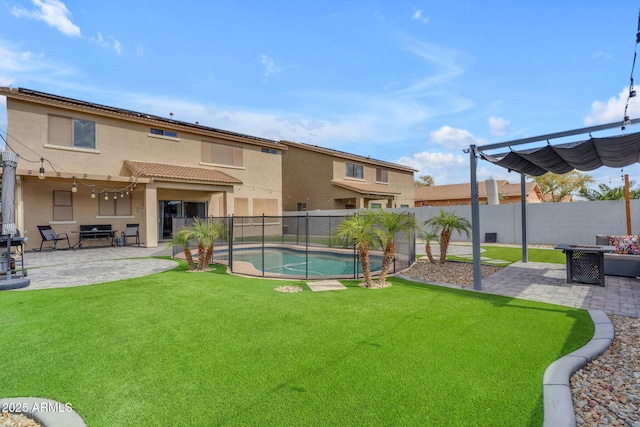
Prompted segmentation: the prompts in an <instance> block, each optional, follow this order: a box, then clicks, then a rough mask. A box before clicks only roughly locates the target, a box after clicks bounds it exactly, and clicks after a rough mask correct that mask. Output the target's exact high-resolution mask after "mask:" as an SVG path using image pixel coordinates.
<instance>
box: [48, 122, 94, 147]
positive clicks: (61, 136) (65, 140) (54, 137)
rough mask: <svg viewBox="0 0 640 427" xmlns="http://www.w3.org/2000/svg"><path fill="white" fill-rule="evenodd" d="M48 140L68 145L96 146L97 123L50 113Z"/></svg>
mask: <svg viewBox="0 0 640 427" xmlns="http://www.w3.org/2000/svg"><path fill="white" fill-rule="evenodd" d="M48 142H49V144H53V145H61V146H66V147H79V148H96V123H95V122H93V121H90V120H83V119H75V118H71V117H63V116H56V115H50V116H49V129H48Z"/></svg>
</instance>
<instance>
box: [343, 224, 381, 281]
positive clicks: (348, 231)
mask: <svg viewBox="0 0 640 427" xmlns="http://www.w3.org/2000/svg"><path fill="white" fill-rule="evenodd" d="M374 227H375V217H374V215H373V214H372V213H370V212H364V213H356V214H355V215H353V216H351V217H348V218H346V219H344V220H343V221H342V222H341V223H340V224H338V226H337V227H336V237H338V238H339V239H345V240H350V239H353V241H354V243H355V245H356V250H357V251H358V256H359V257H360V264H361V265H362V275H363V276H364V283H365V287H367V288H370V287H372V282H371V264H370V262H369V247H370V246H372V245H375V243H376V241H377V238H378V236H377V234H376V232H375V230H374Z"/></svg>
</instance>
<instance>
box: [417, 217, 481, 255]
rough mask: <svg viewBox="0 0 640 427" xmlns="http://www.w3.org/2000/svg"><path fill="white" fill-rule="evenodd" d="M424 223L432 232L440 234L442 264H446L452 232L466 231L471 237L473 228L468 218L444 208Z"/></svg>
mask: <svg viewBox="0 0 640 427" xmlns="http://www.w3.org/2000/svg"><path fill="white" fill-rule="evenodd" d="M424 225H425V226H426V227H427V229H429V231H431V232H432V233H436V234H438V233H439V234H440V264H444V262H445V261H446V259H447V250H448V249H449V240H450V239H451V232H452V231H457V232H458V233H460V234H462V233H464V234H465V235H466V236H467V238H469V231H470V230H471V223H470V222H469V220H468V219H466V218H463V217H461V216H460V215H458V214H457V213H455V212H445V211H443V210H440V213H439V214H438V215H436V216H434V217H433V218H430V219H428V220H426V221H425V222H424Z"/></svg>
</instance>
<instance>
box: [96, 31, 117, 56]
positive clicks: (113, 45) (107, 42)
mask: <svg viewBox="0 0 640 427" xmlns="http://www.w3.org/2000/svg"><path fill="white" fill-rule="evenodd" d="M89 40H91V41H92V42H95V43H97V44H99V45H100V46H102V47H104V48H106V49H113V50H115V51H116V53H117V54H118V55H120V54H121V53H122V43H120V41H119V40H116V39H115V38H114V37H113V36H109V37H108V38H107V39H105V38H104V37H102V34H100V33H97V35H96V37H91V38H90V39H89Z"/></svg>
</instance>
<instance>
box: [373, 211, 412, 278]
mask: <svg viewBox="0 0 640 427" xmlns="http://www.w3.org/2000/svg"><path fill="white" fill-rule="evenodd" d="M375 223H376V225H377V227H376V232H377V234H378V239H379V240H380V243H381V245H382V247H383V248H384V255H383V257H382V269H381V271H380V279H379V280H380V284H381V285H383V284H384V283H385V282H386V280H387V274H388V273H389V267H390V266H391V263H392V262H393V257H394V255H395V253H396V248H395V240H394V239H395V235H396V234H397V233H403V234H404V235H405V236H407V237H408V236H409V233H411V231H412V230H415V228H416V218H415V217H414V216H413V215H409V214H408V213H406V212H403V213H395V212H388V211H383V210H380V211H377V212H376V213H375Z"/></svg>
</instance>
